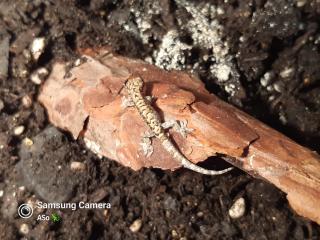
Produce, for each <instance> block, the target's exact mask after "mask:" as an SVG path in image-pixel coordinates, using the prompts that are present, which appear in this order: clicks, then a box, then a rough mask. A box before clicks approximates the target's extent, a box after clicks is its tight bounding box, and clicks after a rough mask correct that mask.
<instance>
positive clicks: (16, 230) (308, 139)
mask: <svg viewBox="0 0 320 240" xmlns="http://www.w3.org/2000/svg"><path fill="white" fill-rule="evenodd" d="M206 2H210V3H212V4H213V5H215V6H218V7H219V9H220V10H221V9H222V10H223V11H220V14H218V15H216V19H217V20H218V21H219V23H220V24H221V25H222V26H224V29H223V31H222V39H223V41H226V42H228V43H229V47H230V51H229V54H231V55H233V56H236V57H235V65H236V70H237V71H238V73H239V77H232V78H231V79H230V80H228V81H227V82H221V81H217V79H216V78H215V76H214V75H213V74H212V72H210V66H211V65H212V64H213V63H214V60H212V59H211V60H210V59H209V60H208V58H207V57H206V56H208V55H209V56H210V55H212V50H211V49H208V48H206V47H204V46H201V45H197V44H196V42H195V40H194V39H193V37H194V36H193V35H192V34H191V33H190V29H189V30H188V28H187V27H186V22H187V21H188V20H190V19H192V17H193V16H192V14H191V15H190V13H189V12H188V11H186V9H185V8H184V7H182V6H181V5H179V4H177V3H176V2H175V1H169V0H163V1H159V2H156V1H155V2H153V1H149V0H130V1H129V0H70V1H68V0H56V1H53V0H35V1H24V0H17V1H9V0H1V1H0V41H4V40H3V39H5V38H7V39H10V41H9V43H10V54H9V58H8V59H9V66H8V73H7V77H6V76H0V77H1V80H0V100H1V101H0V146H1V147H0V190H1V198H0V202H1V213H0V214H1V221H0V239H20V238H24V239H319V238H320V228H319V226H318V225H316V224H315V223H312V222H310V221H308V220H306V219H303V218H301V217H299V216H297V215H296V214H295V213H294V212H293V211H292V210H291V208H290V207H289V205H288V203H287V201H286V198H285V195H284V194H283V193H282V192H280V191H279V190H277V189H276V188H275V187H273V186H272V185H270V184H268V183H266V182H264V181H262V180H259V179H255V178H252V177H251V176H249V175H247V174H246V173H243V172H242V171H240V170H235V171H233V172H231V173H229V174H226V175H223V176H219V177H208V176H201V175H199V174H196V173H193V172H190V171H187V170H179V171H176V172H165V171H160V170H157V169H145V170H141V171H138V172H133V171H132V170H130V169H127V168H125V167H122V166H120V165H118V164H117V163H115V162H113V161H111V160H107V159H99V158H98V157H97V156H95V155H94V154H93V153H91V152H89V151H87V150H86V149H85V147H84V144H83V143H82V141H81V140H78V141H74V140H72V139H71V138H70V136H69V135H68V133H65V132H64V133H61V134H60V133H56V135H55V136H51V137H44V138H43V134H44V133H41V132H42V131H43V130H44V129H48V126H50V124H49V122H48V119H47V117H46V113H45V109H43V107H42V106H40V105H39V103H37V101H36V97H37V94H38V93H39V89H40V87H39V85H36V84H34V83H33V82H32V81H31V80H30V74H31V73H32V72H33V71H34V70H36V69H38V68H39V67H45V68H47V69H48V70H49V71H50V67H51V65H52V63H53V62H54V61H56V60H57V59H65V60H67V61H71V60H73V59H76V57H77V53H76V49H77V48H81V47H90V46H103V45H111V46H112V47H113V49H114V50H115V51H116V52H117V53H120V54H122V55H125V56H130V57H135V58H140V59H147V60H148V61H151V62H152V61H153V62H155V61H156V58H157V57H158V58H159V54H158V55H157V51H158V49H159V47H160V45H161V42H162V38H163V36H164V35H165V34H166V33H167V32H168V31H169V30H171V29H176V30H177V32H178V33H179V34H178V38H179V41H180V42H182V43H185V44H187V45H188V46H191V48H189V49H185V50H184V51H180V52H179V54H181V55H182V56H184V57H185V58H184V60H181V61H180V62H178V63H177V65H176V66H175V68H176V69H182V70H193V73H194V74H198V76H199V77H200V78H201V79H202V80H203V81H204V82H205V83H206V84H207V87H208V89H209V90H210V91H212V92H213V93H215V94H217V95H219V96H220V97H221V98H223V99H224V100H226V101H229V102H230V103H232V104H235V105H237V106H238V107H240V108H241V109H243V110H244V111H246V112H248V113H250V114H251V115H253V116H255V117H257V118H258V119H260V120H262V121H264V122H266V123H267V124H269V125H271V126H272V127H274V128H275V129H277V130H279V131H281V132H283V133H284V134H286V135H287V136H289V137H291V138H293V139H294V140H296V141H297V142H298V143H300V144H302V145H304V146H307V147H309V148H311V149H313V150H315V151H318V152H319V151H320V144H319V142H320V67H319V63H320V28H319V23H320V21H319V19H320V18H319V17H320V3H319V1H307V0H306V1H304V0H296V1H284V0H281V1H276V0H274V1H269V0H256V1H255V0H245V1H240V0H229V1H222V0H216V1H193V3H194V4H196V5H198V7H199V8H202V9H204V8H205V6H208V5H204V3H206ZM191 3H192V2H191ZM35 37H45V39H46V45H45V49H44V52H43V54H42V55H41V56H40V58H39V59H38V60H37V61H35V60H32V59H31V58H30V51H28V48H29V46H30V44H31V42H32V41H33V39H34V38H35ZM0 46H1V49H0V52H1V51H4V52H5V50H6V49H5V44H4V45H1V44H0ZM2 59H3V58H2ZM182 59H183V58H182ZM2 64H3V62H2ZM160 65H161V64H160ZM2 66H4V65H2ZM161 67H164V68H168V67H167V65H166V64H165V63H164V64H163V65H161ZM0 73H1V71H0ZM2 74H3V73H2ZM3 75H6V74H3ZM230 84H231V85H232V84H233V85H234V86H236V90H235V91H228V90H227V89H228V88H226V86H230ZM26 96H29V97H30V98H31V100H32V103H31V105H30V103H28V99H27V97H26ZM1 105H3V106H2V107H1ZM20 125H23V126H24V127H25V130H24V132H23V133H22V134H18V135H15V134H14V129H15V127H16V126H20ZM40 133H41V134H40ZM36 136H37V138H35V137H36ZM26 137H28V138H32V139H33V141H34V142H35V143H36V142H37V141H40V145H41V144H42V145H41V147H39V148H38V149H37V150H38V151H39V152H37V153H36V154H35V155H33V156H32V157H33V158H32V161H33V162H32V164H33V165H30V164H27V163H28V159H27V158H25V155H24V153H22V152H23V150H21V151H20V149H21V148H22V149H23V146H22V145H23V143H22V142H23V139H24V138H26ZM37 139H38V140H37ZM39 139H40V140H39ZM72 161H78V162H83V163H84V164H85V166H86V170H85V171H83V172H81V171H80V172H76V173H75V172H73V171H71V170H70V163H71V162H72ZM217 161H220V162H221V164H222V165H223V164H224V163H223V162H222V160H217ZM219 164H220V163H219ZM57 166H58V167H57ZM39 193H41V194H40V195H41V196H42V199H40V200H42V201H45V200H57V199H58V200H63V201H68V202H77V201H80V200H83V201H101V202H110V203H111V204H112V208H111V209H109V210H108V211H104V210H76V211H72V210H61V211H58V213H60V214H61V216H62V221H61V222H60V223H58V224H54V223H51V222H47V221H42V222H39V221H37V220H36V219H35V218H34V217H32V218H31V219H28V220H25V219H21V218H19V217H18V215H17V206H18V205H19V204H20V203H23V202H29V203H30V202H31V203H32V202H35V200H36V199H37V198H38V197H37V196H38V195H39ZM35 194H36V196H35ZM239 197H244V198H245V201H246V209H247V210H246V213H245V215H244V216H243V217H241V218H239V219H237V220H233V219H231V218H230V217H229V216H228V209H229V208H230V206H231V205H232V203H233V202H234V200H235V199H237V198H239ZM38 200H39V198H38ZM43 213H45V214H50V213H52V210H44V212H43ZM136 219H140V220H141V221H142V225H141V228H140V229H139V231H138V232H135V233H133V232H132V231H131V230H130V228H129V227H130V225H131V224H132V223H133V221H135V220H136ZM23 223H26V224H27V225H22V224H23ZM26 228H27V229H26Z"/></svg>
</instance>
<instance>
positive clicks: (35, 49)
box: [30, 37, 46, 60]
mask: <svg viewBox="0 0 320 240" xmlns="http://www.w3.org/2000/svg"><path fill="white" fill-rule="evenodd" d="M45 45H46V39H45V38H44V37H39V38H35V39H34V40H33V41H32V43H31V46H30V51H31V54H32V56H33V59H34V60H38V59H39V57H40V56H41V54H42V53H43V51H44V47H45Z"/></svg>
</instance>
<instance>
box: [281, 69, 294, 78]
mask: <svg viewBox="0 0 320 240" xmlns="http://www.w3.org/2000/svg"><path fill="white" fill-rule="evenodd" d="M293 70H294V69H293V68H288V67H286V68H285V69H284V70H282V71H281V72H280V76H281V77H282V78H288V77H290V76H291V74H292V73H293Z"/></svg>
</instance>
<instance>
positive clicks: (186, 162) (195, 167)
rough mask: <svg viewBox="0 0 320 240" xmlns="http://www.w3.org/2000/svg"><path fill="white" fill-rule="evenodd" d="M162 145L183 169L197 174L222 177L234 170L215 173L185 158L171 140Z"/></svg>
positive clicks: (228, 169)
mask: <svg viewBox="0 0 320 240" xmlns="http://www.w3.org/2000/svg"><path fill="white" fill-rule="evenodd" d="M162 145H163V147H164V148H165V149H166V150H167V151H168V152H169V153H170V154H171V155H172V156H173V158H174V159H175V160H177V161H178V162H179V163H181V165H182V166H183V167H185V168H188V169H190V170H193V171H195V172H198V173H201V174H205V175H221V174H224V173H226V172H229V171H230V170H232V169H233V167H230V168H227V169H224V170H220V171H215V170H208V169H205V168H202V167H200V166H198V165H196V164H194V163H192V162H190V161H189V160H188V159H187V158H186V157H185V156H183V155H182V153H181V152H180V151H179V150H178V149H177V148H176V147H175V146H174V145H173V143H172V142H171V141H170V139H166V140H164V141H162Z"/></svg>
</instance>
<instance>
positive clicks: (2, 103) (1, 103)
mask: <svg viewBox="0 0 320 240" xmlns="http://www.w3.org/2000/svg"><path fill="white" fill-rule="evenodd" d="M3 108H4V102H3V101H2V100H1V99H0V112H1V110H2V109H3Z"/></svg>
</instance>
